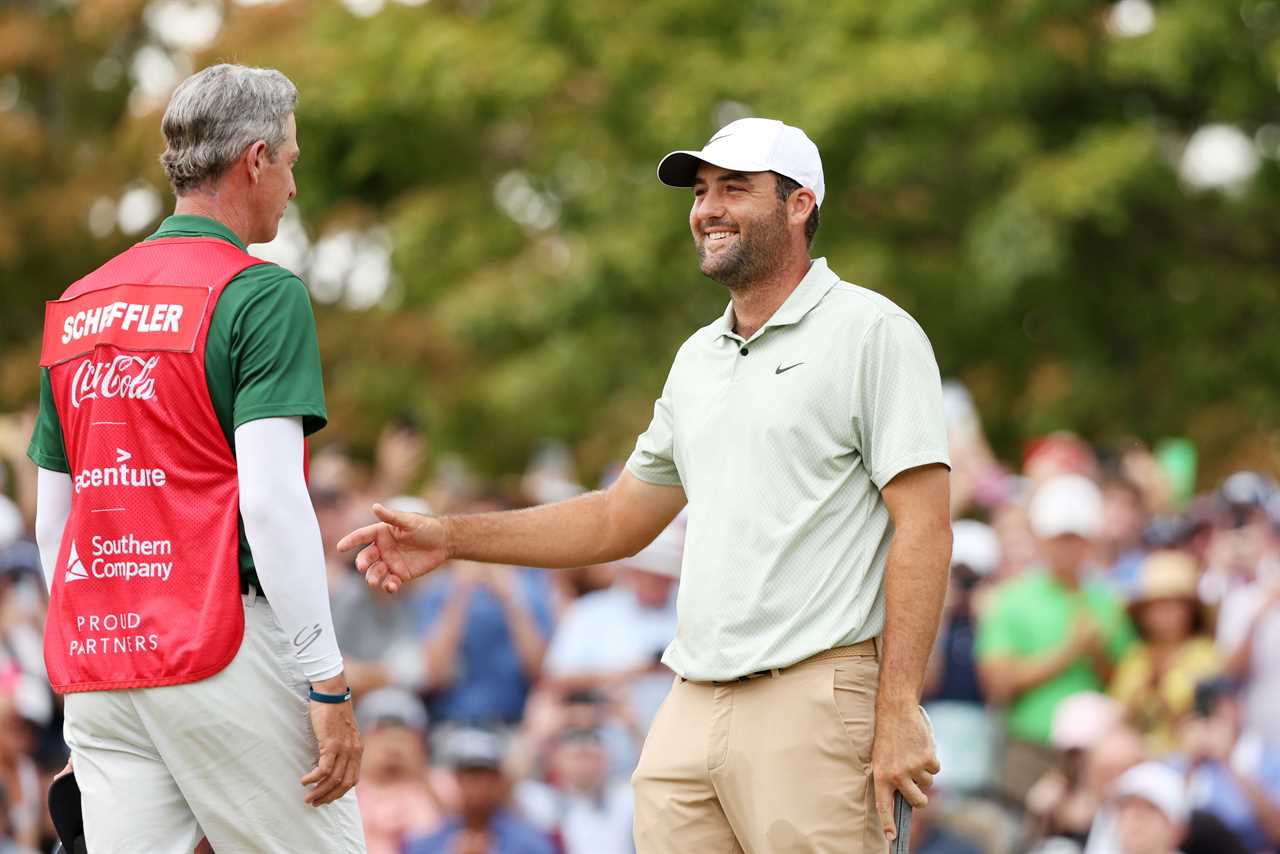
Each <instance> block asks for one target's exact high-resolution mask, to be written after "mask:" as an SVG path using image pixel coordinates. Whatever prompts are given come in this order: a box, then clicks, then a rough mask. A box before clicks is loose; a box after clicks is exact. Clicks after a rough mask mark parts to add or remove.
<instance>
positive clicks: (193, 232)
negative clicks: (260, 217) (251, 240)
mask: <svg viewBox="0 0 1280 854" xmlns="http://www.w3.org/2000/svg"><path fill="white" fill-rule="evenodd" d="M162 237H216V238H219V239H221V240H225V241H227V242H228V243H232V244H234V245H235V246H236V247H237V248H238V249H239V250H240V251H241V252H244V251H246V250H247V247H246V246H245V245H244V244H243V243H241V242H240V238H239V237H236V233H235V232H234V231H232V230H231V229H229V228H227V227H226V226H225V225H223V224H222V223H220V222H218V221H217V220H216V219H209V217H207V216H197V215H196V214H173V215H172V216H168V217H165V219H164V222H162V223H160V227H159V228H158V229H156V233H155V234H153V235H151V236H150V237H148V238H147V240H159V239H160V238H162Z"/></svg>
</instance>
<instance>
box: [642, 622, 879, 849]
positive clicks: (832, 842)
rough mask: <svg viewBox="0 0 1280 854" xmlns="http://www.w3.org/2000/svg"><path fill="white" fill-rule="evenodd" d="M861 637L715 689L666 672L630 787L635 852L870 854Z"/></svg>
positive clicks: (866, 671) (868, 667) (867, 659)
mask: <svg viewBox="0 0 1280 854" xmlns="http://www.w3.org/2000/svg"><path fill="white" fill-rule="evenodd" d="M879 672H880V668H879V663H878V662H877V660H876V655H875V646H874V645H873V644H872V643H871V642H870V641H867V642H864V643H861V644H857V645H855V646H853V647H845V648H842V649H840V650H832V651H831V652H830V653H824V654H822V655H821V656H815V657H814V658H812V659H808V660H806V661H803V662H801V663H799V664H797V665H794V666H792V667H788V668H785V669H783V670H781V671H777V672H775V673H773V674H772V675H765V676H762V677H757V678H753V679H748V680H743V681H737V682H730V683H725V684H714V683H698V682H689V681H686V680H684V679H682V678H680V677H676V680H675V684H674V685H673V686H672V688H671V693H670V694H668V695H667V699H666V701H665V702H664V703H663V704H662V708H661V709H659V711H658V716H657V717H656V718H655V719H654V722H653V726H652V727H651V728H650V730H649V736H648V738H647V739H646V740H645V743H644V750H643V751H642V753H641V755H640V764H639V766H638V767H637V768H636V772H635V775H634V776H633V777H632V782H633V784H634V786H635V797H636V816H635V841H636V850H637V852H638V854H666V852H670V854H704V852H705V854H720V852H747V854H787V852H832V854H835V853H836V852H839V854H880V852H886V851H888V850H889V847H888V843H887V842H886V841H885V838H884V834H883V833H882V832H881V830H880V822H879V819H878V817H877V816H876V810H875V792H874V790H873V787H872V783H871V741H872V736H873V735H874V732H875V698H876V684H877V680H878V678H879Z"/></svg>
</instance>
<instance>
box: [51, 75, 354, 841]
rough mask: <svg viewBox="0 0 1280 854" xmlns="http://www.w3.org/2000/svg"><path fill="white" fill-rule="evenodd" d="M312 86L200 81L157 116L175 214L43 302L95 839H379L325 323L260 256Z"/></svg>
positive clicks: (59, 680) (79, 728) (56, 661)
mask: <svg viewBox="0 0 1280 854" xmlns="http://www.w3.org/2000/svg"><path fill="white" fill-rule="evenodd" d="M297 97H298V92H297V89H296V88H295V87H294V85H293V83H291V82H290V81H289V80H288V78H286V77H285V76H284V75H283V74H281V73H280V72H278V71H274V70H269V69H258V68H246V67H243V66H238V65H217V66H213V67H211V68H207V69H205V70H203V71H201V72H199V73H197V74H195V75H193V76H192V77H190V78H188V79H187V80H185V81H184V82H183V83H182V84H181V85H180V86H178V88H177V90H176V91H175V92H174V94H173V97H172V99H171V100H170V102H169V105H168V108H167V109H166V110H165V114H164V119H163V122H162V130H163V132H164V137H165V141H166V143H167V147H166V149H165V152H164V154H163V156H162V157H161V163H162V164H163V166H164V169H165V172H166V174H167V175H168V178H169V181H170V182H171V184H172V185H173V189H174V192H175V194H176V196H177V205H176V208H175V211H174V215H173V216H170V217H169V218H167V219H166V220H164V222H163V223H162V224H161V225H160V228H159V230H158V231H156V233H155V234H153V235H151V237H149V238H147V239H146V240H144V241H142V242H141V243H138V244H136V245H135V246H133V247H131V248H129V249H127V250H126V251H124V252H123V253H121V254H120V255H117V256H116V257H115V258H112V259H111V260H109V261H108V262H106V263H105V264H104V265H102V266H101V267H99V268H98V269H97V270H94V271H93V272H92V273H89V274H88V275H87V276H85V277H84V278H82V279H80V280H79V281H77V282H75V283H74V284H72V285H71V286H70V287H69V288H68V289H67V290H66V292H65V293H63V295H62V297H61V298H60V299H58V300H54V301H51V302H50V303H49V304H48V307H47V311H46V317H45V328H44V342H43V347H42V350H41V356H40V364H41V367H42V372H41V401H40V414H39V417H38V419H37V423H36V427H35V431H34V434H33V436H32V439H31V445H30V448H29V450H28V455H29V456H30V458H31V459H32V460H33V461H34V462H35V463H36V465H37V466H38V467H39V480H38V493H37V496H38V501H37V518H36V529H37V530H36V534H37V539H38V541H39V545H40V551H41V560H42V562H43V564H44V569H45V574H46V577H47V580H48V581H49V584H50V588H51V593H50V604H49V613H48V620H47V625H46V629H45V662H46V664H47V666H48V671H49V680H50V682H51V683H52V685H53V687H54V689H55V690H56V691H58V692H59V693H62V694H64V695H65V713H66V723H65V729H64V735H65V738H66V741H67V744H68V746H69V747H70V749H71V759H72V765H73V767H74V773H75V777H76V781H77V782H78V784H79V787H80V791H81V804H82V808H83V813H84V824H85V838H86V842H87V844H88V850H90V851H92V852H94V854H100V852H102V854H111V852H140V851H146V852H148V854H157V852H158V853H159V854H164V852H174V854H177V852H187V854H189V852H191V851H192V849H193V848H195V847H196V845H197V843H199V842H200V840H201V838H202V837H207V839H208V842H209V843H210V844H211V846H212V848H213V849H214V850H215V851H218V852H231V851H254V852H281V854H284V852H300V851H307V852H362V851H364V838H363V833H362V830H361V823H360V816H359V813H358V811H357V809H356V801H355V792H354V791H353V789H352V787H353V786H354V785H355V783H356V779H357V777H358V773H359V765H360V752H361V748H360V739H359V735H358V733H357V729H356V724H355V719H354V716H353V714H352V709H351V702H350V691H349V690H348V688H347V682H346V679H345V677H344V675H343V665H342V657H341V655H340V654H339V651H338V645H337V642H336V639H335V637H334V632H333V623H332V619H331V617H330V611H329V599H328V591H327V588H326V584H325V573H324V558H323V554H322V549H321V541H320V532H319V526H318V524H317V522H316V516H315V511H314V510H313V508H312V506H311V501H310V497H309V495H308V492H307V485H306V479H305V471H304V469H305V454H306V451H305V440H304V436H305V435H307V434H309V433H312V432H314V431H315V430H318V429H319V428H320V427H322V426H323V425H324V423H325V419H326V413H325V405H324V391H323V385H322V382H321V374H320V357H319V351H318V347H317V342H316V330H315V320H314V318H313V316H312V313H311V305H310V301H309V298H308V295H307V291H306V288H305V286H304V285H303V283H302V282H301V281H300V280H299V279H298V278H297V277H296V276H295V275H293V274H292V273H290V272H288V271H286V270H284V269H282V268H280V267H278V266H275V265H273V264H268V263H265V262H263V261H261V260H259V259H257V258H255V257H253V256H252V255H249V254H248V253H247V252H246V247H247V246H248V245H249V244H253V243H264V242H267V241H270V240H271V239H272V238H274V237H275V234H276V230H277V227H278V225H279V222H280V218H281V216H283V214H284V211H285V208H286V206H287V205H288V203H289V200H290V199H292V198H293V197H294V195H295V194H296V188H295V185H294V180H293V166H294V163H295V162H296V161H297V159H298V154H299V149H298V143H297V131H296V124H295V120H294V105H295V104H296V102H297Z"/></svg>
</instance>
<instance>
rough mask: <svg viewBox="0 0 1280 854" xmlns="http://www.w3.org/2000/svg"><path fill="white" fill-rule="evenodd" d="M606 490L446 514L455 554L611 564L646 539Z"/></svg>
mask: <svg viewBox="0 0 1280 854" xmlns="http://www.w3.org/2000/svg"><path fill="white" fill-rule="evenodd" d="M611 503H612V502H611V501H610V498H609V495H608V493H606V492H589V493H587V494H585V495H579V496H577V497H576V498H570V499H569V500H567V501H559V502H556V503H555V504H544V505H541V506H539V507H530V508H528V509H525V510H508V511H504V512H499V513H478V514H475V515H468V516H445V517H443V519H442V521H443V523H444V526H445V542H446V544H447V548H448V552H449V556H450V557H454V558H463V559H465V560H474V561H478V562H480V563H495V564H508V565H517V566H538V567H545V568H554V569H564V568H571V567H578V566H591V565H594V564H601V563H609V562H611V561H615V560H618V559H619V558H623V557H627V556H629V555H632V554H635V552H637V551H639V550H640V549H641V548H643V547H644V546H645V544H646V543H647V541H641V540H638V539H636V538H634V537H629V536H628V532H627V531H626V530H624V528H623V526H622V525H619V524H617V522H616V520H615V519H614V514H613V511H612V508H611V506H610V505H611Z"/></svg>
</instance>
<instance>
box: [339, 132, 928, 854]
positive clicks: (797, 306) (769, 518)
mask: <svg viewBox="0 0 1280 854" xmlns="http://www.w3.org/2000/svg"><path fill="white" fill-rule="evenodd" d="M658 175H659V178H660V179H661V180H662V181H663V182H665V183H667V184H670V185H673V186H681V187H688V188H691V190H692V196H691V202H692V205H691V209H690V213H689V225H690V229H691V231H692V233H693V239H694V245H695V247H696V249H697V252H698V259H699V268H700V269H701V271H702V273H703V274H704V275H706V276H708V277H710V278H711V279H714V280H715V281H717V282H720V283H721V284H723V285H725V286H726V287H727V288H728V291H729V296H730V302H729V305H728V306H727V308H726V309H725V312H724V314H723V315H722V316H721V317H719V318H716V319H715V320H713V321H712V322H711V323H710V324H709V325H707V326H705V327H703V328H702V329H699V330H698V331H696V332H694V333H693V335H691V336H690V337H689V339H688V340H687V341H685V343H684V344H683V345H682V346H681V347H680V350H679V352H678V353H677V354H676V357H675V361H674V364H673V365H672V368H671V373H670V375H669V377H668V379H667V383H666V387H665V388H664V389H663V391H662V396H661V397H660V398H659V400H658V402H657V404H656V406H655V407H654V417H653V421H652V423H651V424H650V425H649V427H648V429H647V430H646V431H645V432H644V434H643V435H641V436H640V438H639V440H638V441H637V442H636V447H635V451H634V452H633V453H632V455H631V458H630V459H629V460H628V461H627V465H626V469H625V471H624V472H623V474H622V475H621V477H619V478H618V479H617V481H615V482H614V483H613V484H612V485H611V486H610V487H609V488H608V489H606V490H603V491H600V492H594V493H590V494H588V495H584V496H580V497H578V498H574V499H571V500H569V501H565V502H561V503H558V504H551V505H545V506H542V507H536V508H531V509H528V510H520V511H515V512H509V513H495V514H481V515H475V516H453V517H428V516H417V515H412V514H400V513H393V512H390V511H387V510H385V509H383V508H380V507H375V512H376V513H377V514H378V516H379V518H380V519H382V520H383V521H382V522H381V523H379V524H377V525H372V526H369V527H366V528H362V529H360V530H358V531H355V532H353V533H352V534H350V535H348V536H347V537H346V538H345V539H344V540H343V541H342V542H341V543H340V544H339V545H340V547H341V548H344V549H346V548H354V547H357V546H363V547H364V548H363V550H362V551H361V553H360V554H359V556H358V557H357V565H358V566H359V568H360V569H361V570H363V571H365V572H366V575H367V577H368V580H369V582H370V583H371V584H375V585H382V586H383V587H384V588H386V589H388V590H396V589H398V588H399V587H400V586H401V585H402V584H403V583H404V582H405V581H407V580H409V579H411V578H414V577H416V576H418V575H422V574H423V573H426V572H428V571H430V570H431V569H433V568H435V567H436V566H438V565H440V564H441V563H443V562H444V561H446V560H448V559H450V558H451V557H467V558H471V559H476V560H484V561H489V562H493V563H510V564H522V565H527V566H545V567H574V566H583V565H588V564H597V563H605V562H608V561H612V560H617V559H620V558H623V557H625V556H627V555H631V554H634V553H635V552H636V551H638V550H639V549H640V548H642V547H643V546H644V545H646V544H647V543H648V542H649V541H651V540H652V539H653V538H654V537H655V536H656V535H657V534H658V533H659V532H660V531H661V530H662V529H663V528H664V527H666V525H667V523H668V522H670V521H671V519H672V518H673V517H674V516H675V515H676V513H677V512H678V511H679V510H680V509H681V507H682V506H684V504H685V503H686V501H687V502H688V506H689V521H688V529H687V537H686V541H685V552H684V560H683V567H682V571H681V580H680V590H679V594H678V601H677V609H678V622H677V629H676V637H675V640H674V641H673V642H672V643H671V645H670V646H669V647H668V648H667V650H666V653H665V655H664V656H663V661H664V662H665V663H666V664H667V665H668V666H669V667H670V668H671V669H672V670H673V671H675V673H676V674H677V675H676V679H675V684H674V685H673V687H672V690H671V692H670V694H669V695H668V697H667V699H666V701H665V702H664V704H663V706H662V708H661V709H660V710H659V712H658V715H657V717H656V719H655V720H654V723H653V726H652V728H651V729H650V732H649V735H648V738H647V739H646V741H645V746H644V750H643V753H642V755H641V758H640V764H639V767H638V768H637V770H636V773H635V777H634V783H635V793H636V818H635V839H636V847H637V850H638V851H639V852H640V853H641V854H655V852H672V854H675V852H691V851H699V852H701V851H715V852H728V851H742V850H744V849H745V850H747V851H785V850H805V851H822V852H841V854H858V852H881V851H886V850H887V849H888V842H887V840H888V838H889V837H890V836H891V835H892V833H893V818H892V801H893V792H894V790H895V789H896V790H898V791H901V792H902V794H903V796H904V797H905V798H906V799H907V800H908V801H909V802H910V803H912V804H913V805H916V806H920V805H923V804H924V803H925V801H926V798H925V796H924V794H923V790H925V789H927V788H928V786H929V785H930V783H931V782H932V779H933V775H934V774H935V773H936V772H937V771H938V763H937V759H936V757H935V756H934V751H933V746H932V741H931V739H930V738H929V734H928V731H927V728H926V724H925V722H924V720H923V718H922V716H921V714H920V711H919V709H918V703H919V700H920V687H921V682H922V680H923V676H924V668H925V662H926V659H927V658H928V654H929V650H930V647H931V645H932V643H933V639H934V634H935V633H936V631H937V625H938V618H939V613H940V610H941V604H942V598H943V592H944V589H945V585H946V578H947V567H948V558H949V556H950V545H951V539H950V537H951V528H950V518H949V512H948V488H949V483H948V482H949V469H948V458H947V444H946V431H945V426H944V420H943V412H942V391H941V384H940V382H939V378H938V368H937V365H936V363H935V361H934V357H933V352H932V350H931V349H930V346H929V342H928V339H927V338H926V337H925V335H924V332H923V331H922V330H921V329H920V327H919V326H918V325H917V324H916V322H915V321H914V320H912V319H911V317H910V316H908V315H907V314H906V312H904V311H903V310H902V309H901V308H899V307H898V306H896V305H894V304H893V303H892V302H890V301H889V300H888V299H886V298H884V297H883V296H880V295H879V294H876V293H874V292H872V291H869V290H866V289H864V288H860V287H858V286H856V285H852V284H849V283H847V282H844V281H841V279H840V277H839V276H838V275H837V274H836V273H835V272H833V271H832V270H831V269H830V268H829V267H828V266H827V263H826V261H825V259H822V258H818V259H811V258H810V255H809V245H810V243H811V241H812V239H813V235H814V231H815V230H816V228H817V226H818V221H819V213H818V211H819V207H820V205H821V204H822V200H823V195H824V192H825V186H824V180H823V173H822V163H821V159H820V157H819V155H818V150H817V147H816V146H815V145H814V144H813V143H812V142H811V141H810V140H809V138H808V137H807V136H806V135H805V134H804V132H803V131H801V130H799V129H798V128H794V127H790V126H788V125H785V124H783V123H782V122H779V121H773V120H768V119H742V120H740V121H737V122H734V123H732V124H730V125H728V126H727V127H725V128H723V129H721V130H720V131H719V132H718V133H717V134H716V135H715V136H714V137H712V139H711V140H710V141H709V142H708V143H707V145H706V146H705V147H704V148H703V149H701V150H699V151H681V152H673V153H672V154H670V155H668V156H667V157H666V158H664V159H663V161H662V163H661V164H660V166H659V168H658Z"/></svg>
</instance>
